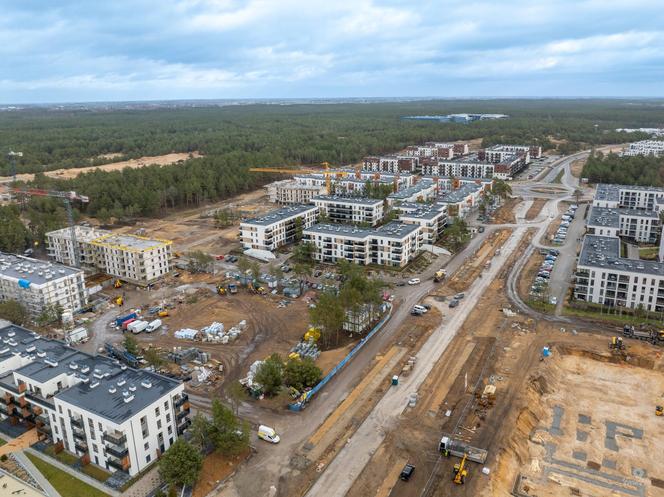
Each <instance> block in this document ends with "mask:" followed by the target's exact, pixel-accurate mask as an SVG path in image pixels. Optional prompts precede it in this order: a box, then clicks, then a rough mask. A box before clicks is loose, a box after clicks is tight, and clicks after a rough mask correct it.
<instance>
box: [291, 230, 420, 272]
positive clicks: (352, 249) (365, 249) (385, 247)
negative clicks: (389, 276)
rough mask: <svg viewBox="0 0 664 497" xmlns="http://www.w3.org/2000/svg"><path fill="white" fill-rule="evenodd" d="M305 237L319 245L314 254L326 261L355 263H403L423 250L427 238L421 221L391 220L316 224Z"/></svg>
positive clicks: (319, 259) (397, 264)
mask: <svg viewBox="0 0 664 497" xmlns="http://www.w3.org/2000/svg"><path fill="white" fill-rule="evenodd" d="M304 240H305V241H306V242H309V243H312V244H313V245H314V246H315V247H316V251H315V253H314V258H315V259H316V260H317V261H320V262H324V263H336V262H337V261H339V260H342V259H343V260H347V261H350V262H353V263H355V264H362V265H368V264H376V265H384V266H396V267H403V266H405V265H406V264H408V262H409V261H411V260H412V259H414V258H415V256H416V255H417V254H418V253H419V251H420V247H421V245H422V242H423V235H422V228H421V227H420V226H419V225H418V224H404V223H399V222H391V223H387V224H386V225H384V226H381V227H379V228H369V229H367V228H357V227H355V226H349V225H339V224H315V225H313V226H311V227H310V228H307V229H306V230H304Z"/></svg>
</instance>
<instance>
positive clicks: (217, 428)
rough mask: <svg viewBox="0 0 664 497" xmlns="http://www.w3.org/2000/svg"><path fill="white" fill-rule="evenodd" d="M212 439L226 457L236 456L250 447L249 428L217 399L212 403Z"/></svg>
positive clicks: (217, 448)
mask: <svg viewBox="0 0 664 497" xmlns="http://www.w3.org/2000/svg"><path fill="white" fill-rule="evenodd" d="M210 438H211V439H212V440H213V442H214V446H215V448H216V450H218V451H219V452H221V453H222V454H224V455H235V454H238V453H239V452H242V451H243V450H245V449H246V448H247V447H248V446H249V427H248V425H247V424H246V423H241V422H240V420H238V418H237V417H236V416H235V414H233V411H232V410H231V409H229V408H228V407H226V406H225V405H223V404H222V403H221V402H219V400H218V399H215V400H213V401H212V422H211V425H210Z"/></svg>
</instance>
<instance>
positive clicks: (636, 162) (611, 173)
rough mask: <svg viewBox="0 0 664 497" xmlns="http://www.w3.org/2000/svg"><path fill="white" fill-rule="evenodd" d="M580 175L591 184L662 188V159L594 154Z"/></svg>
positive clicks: (663, 181)
mask: <svg viewBox="0 0 664 497" xmlns="http://www.w3.org/2000/svg"><path fill="white" fill-rule="evenodd" d="M581 174H582V176H583V177H584V178H588V180H589V181H590V182H591V183H617V184H624V185H647V186H664V158H663V157H660V158H657V157H647V156H643V155H637V156H634V157H620V156H618V155H616V154H608V155H604V154H602V152H596V153H594V154H592V155H591V156H590V157H589V158H588V161H587V162H586V164H585V165H584V166H583V171H582V173H581Z"/></svg>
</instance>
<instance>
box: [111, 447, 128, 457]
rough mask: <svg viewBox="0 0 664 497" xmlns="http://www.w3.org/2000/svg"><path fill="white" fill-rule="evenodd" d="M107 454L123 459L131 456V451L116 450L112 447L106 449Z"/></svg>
mask: <svg viewBox="0 0 664 497" xmlns="http://www.w3.org/2000/svg"><path fill="white" fill-rule="evenodd" d="M106 453H107V454H111V455H112V456H114V457H117V458H118V459H122V458H123V457H124V456H126V455H127V454H129V449H128V448H127V447H121V448H115V447H113V446H112V445H111V446H108V447H106Z"/></svg>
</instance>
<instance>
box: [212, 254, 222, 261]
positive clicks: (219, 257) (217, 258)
mask: <svg viewBox="0 0 664 497" xmlns="http://www.w3.org/2000/svg"><path fill="white" fill-rule="evenodd" d="M214 258H215V259H216V260H218V261H223V260H224V256H223V255H215V256H214Z"/></svg>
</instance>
